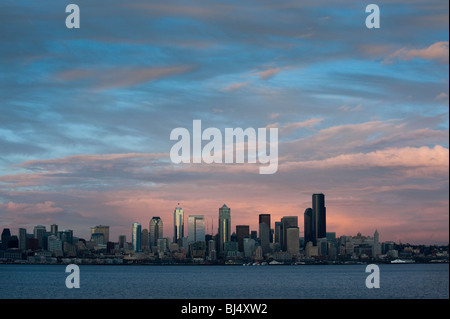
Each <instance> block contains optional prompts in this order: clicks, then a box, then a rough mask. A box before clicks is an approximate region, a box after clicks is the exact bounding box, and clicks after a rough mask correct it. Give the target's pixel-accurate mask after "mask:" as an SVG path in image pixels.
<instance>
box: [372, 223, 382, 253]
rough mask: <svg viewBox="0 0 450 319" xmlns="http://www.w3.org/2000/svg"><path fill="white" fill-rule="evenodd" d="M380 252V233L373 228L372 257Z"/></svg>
mask: <svg viewBox="0 0 450 319" xmlns="http://www.w3.org/2000/svg"><path fill="white" fill-rule="evenodd" d="M380 254H381V244H380V234H378V229H375V233H374V234H373V246H372V257H376V256H377V255H380Z"/></svg>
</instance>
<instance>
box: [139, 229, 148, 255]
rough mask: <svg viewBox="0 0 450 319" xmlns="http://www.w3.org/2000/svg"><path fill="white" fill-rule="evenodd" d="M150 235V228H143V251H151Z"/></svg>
mask: <svg viewBox="0 0 450 319" xmlns="http://www.w3.org/2000/svg"><path fill="white" fill-rule="evenodd" d="M149 242H150V241H149V236H148V229H145V228H144V229H143V230H142V231H141V249H142V251H149V248H150V246H149Z"/></svg>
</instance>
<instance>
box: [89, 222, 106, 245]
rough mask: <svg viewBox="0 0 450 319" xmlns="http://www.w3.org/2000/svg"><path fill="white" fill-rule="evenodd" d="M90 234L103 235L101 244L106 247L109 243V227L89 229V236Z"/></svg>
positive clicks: (99, 226)
mask: <svg viewBox="0 0 450 319" xmlns="http://www.w3.org/2000/svg"><path fill="white" fill-rule="evenodd" d="M92 234H103V243H101V244H104V245H106V243H107V242H109V226H104V225H98V226H95V227H91V235H92Z"/></svg>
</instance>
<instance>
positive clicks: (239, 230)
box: [236, 225, 250, 252]
mask: <svg viewBox="0 0 450 319" xmlns="http://www.w3.org/2000/svg"><path fill="white" fill-rule="evenodd" d="M249 236H250V226H249V225H237V226H236V237H237V242H238V250H239V251H240V252H244V238H245V237H249Z"/></svg>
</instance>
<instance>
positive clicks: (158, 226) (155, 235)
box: [148, 217, 163, 248]
mask: <svg viewBox="0 0 450 319" xmlns="http://www.w3.org/2000/svg"><path fill="white" fill-rule="evenodd" d="M148 236H149V242H150V248H152V247H153V246H158V239H159V238H163V221H162V219H161V218H159V217H153V218H152V219H151V220H150V223H149V234H148Z"/></svg>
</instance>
